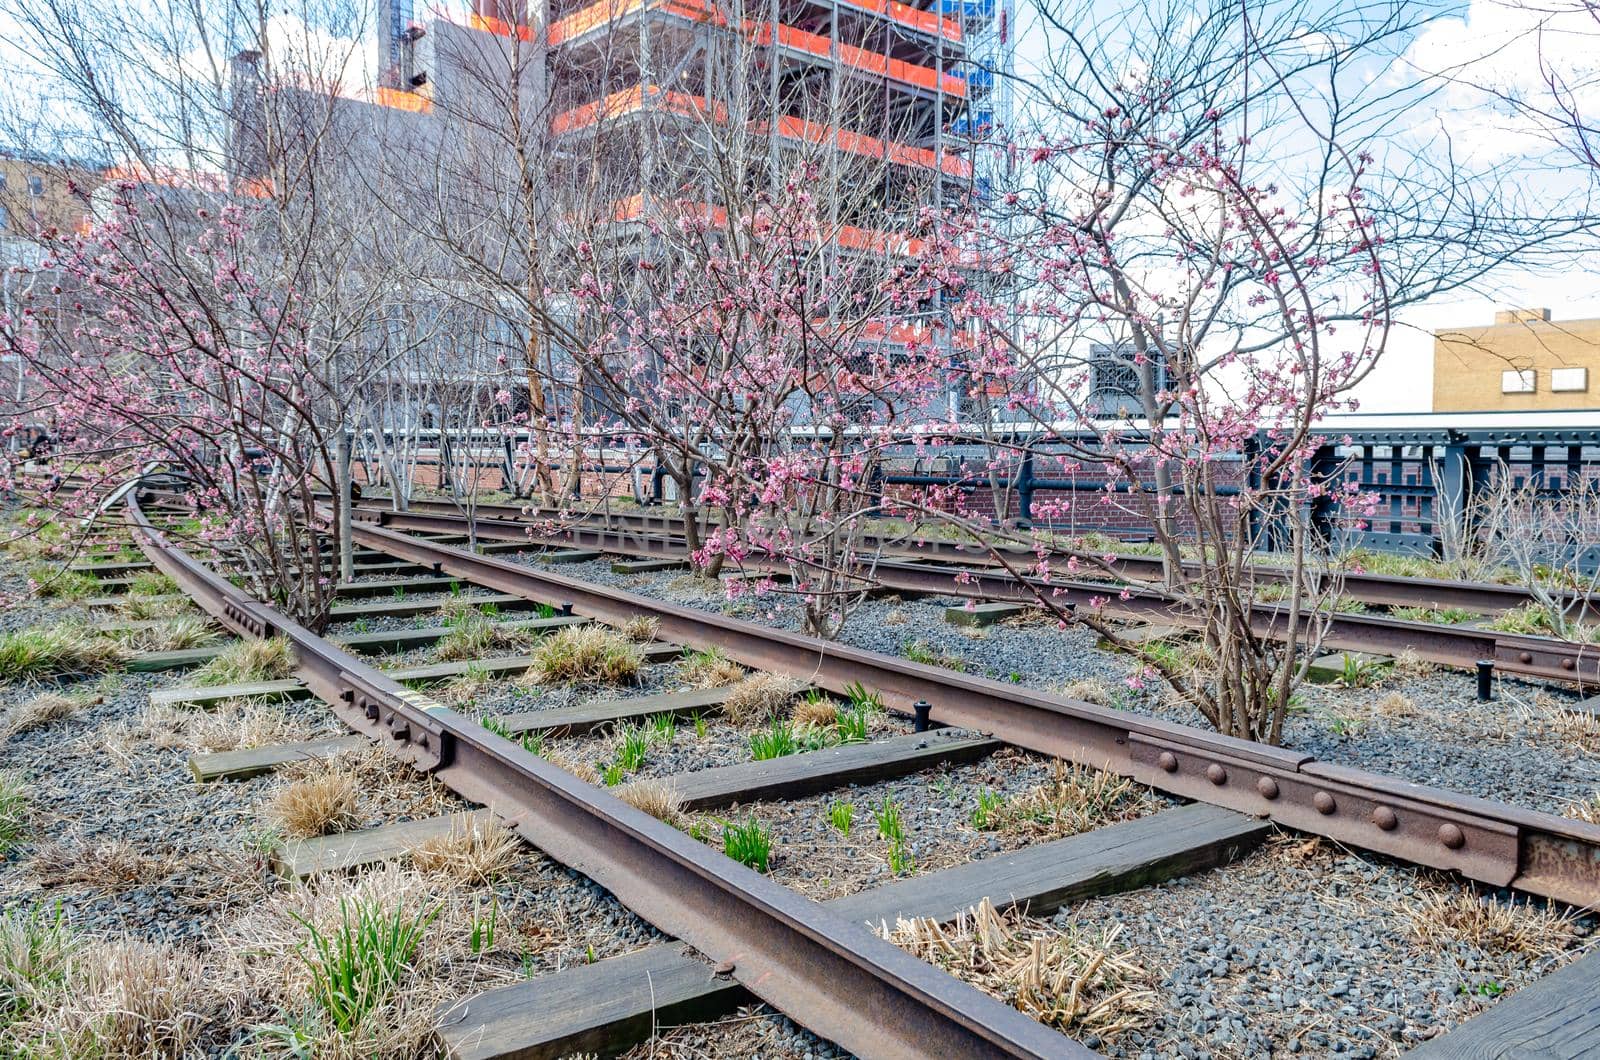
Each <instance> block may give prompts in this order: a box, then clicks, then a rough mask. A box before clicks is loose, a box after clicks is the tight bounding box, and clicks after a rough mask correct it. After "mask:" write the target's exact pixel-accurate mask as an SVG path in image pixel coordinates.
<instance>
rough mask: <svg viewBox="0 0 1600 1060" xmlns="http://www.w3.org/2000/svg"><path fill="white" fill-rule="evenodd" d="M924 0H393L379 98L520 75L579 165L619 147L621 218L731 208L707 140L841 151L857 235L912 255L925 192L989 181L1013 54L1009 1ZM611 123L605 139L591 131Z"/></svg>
mask: <svg viewBox="0 0 1600 1060" xmlns="http://www.w3.org/2000/svg"><path fill="white" fill-rule="evenodd" d="M921 2H922V3H924V4H925V5H926V6H917V5H916V4H914V3H901V2H899V0H829V2H822V0H734V2H732V3H729V2H728V0H553V2H551V3H548V4H542V3H530V4H520V3H511V2H507V0H474V3H473V7H472V9H471V10H468V11H462V12H456V13H453V14H452V15H449V16H445V15H439V16H435V17H432V18H431V19H430V20H427V21H424V22H419V21H417V19H416V17H415V13H414V12H413V10H412V0H389V2H388V5H387V7H386V8H385V14H384V17H383V19H382V23H383V25H382V28H381V34H382V42H381V52H380V62H381V69H382V77H381V84H380V86H379V88H378V90H377V97H376V100H375V101H376V102H378V103H382V104H384V105H385V106H386V107H388V108H394V109H400V110H405V111H412V112H417V113H429V114H432V115H433V116H434V119H435V120H436V121H449V120H451V119H452V117H454V118H456V119H461V118H463V117H464V116H470V118H471V119H476V118H477V117H478V116H479V114H480V112H481V111H482V109H483V98H484V96H485V95H486V94H488V93H491V92H492V91H493V89H492V88H491V86H490V85H489V84H488V82H490V81H491V80H493V79H495V78H496V76H497V74H499V73H500V72H502V71H503V72H506V73H507V76H509V77H515V78H516V79H518V80H519V81H521V82H522V83H521V84H520V85H519V87H518V89H517V94H518V104H517V105H518V110H519V112H520V113H522V114H525V115H533V116H535V117H536V120H537V124H538V125H539V126H540V128H539V129H538V130H536V131H535V130H532V129H524V130H522V133H521V135H523V136H524V138H528V139H532V138H535V136H534V135H531V134H543V135H544V136H546V137H547V138H548V139H547V141H546V145H547V147H548V148H549V151H550V155H549V157H550V158H552V159H557V158H565V159H567V160H568V161H570V162H574V163H576V165H574V166H573V167H572V168H573V169H574V170H582V169H583V168H584V167H585V166H594V165H595V163H594V162H593V160H597V159H598V160H603V163H601V164H602V165H603V166H604V167H605V168H607V169H608V170H609V172H607V173H606V174H605V175H604V177H603V183H604V185H605V186H606V187H607V188H608V189H610V191H609V192H608V194H609V195H611V196H612V201H610V202H609V203H608V204H607V208H608V210H609V212H610V215H611V217H612V218H613V219H614V220H615V221H617V222H624V223H625V222H627V221H629V220H634V219H637V218H639V217H640V216H642V215H644V214H646V213H648V211H649V209H650V207H651V202H652V200H653V198H655V197H660V196H672V197H673V198H676V199H679V200H681V199H683V198H684V197H685V196H691V197H692V196H694V195H695V192H696V190H697V189H696V187H695V185H696V184H697V183H704V184H705V188H704V189H703V190H704V194H705V196H706V198H707V199H708V200H709V201H708V202H707V205H708V206H710V207H712V208H715V207H716V206H717V205H718V203H717V202H716V198H717V195H716V192H715V189H714V187H712V186H711V185H712V182H711V181H709V180H697V178H703V177H705V174H704V172H703V170H704V169H705V168H706V167H707V165H708V163H709V161H710V159H709V158H708V152H707V150H706V145H707V138H708V137H709V138H711V139H714V140H719V141H720V142H722V143H724V144H726V143H735V142H736V143H738V144H739V145H740V146H739V150H741V151H744V152H745V153H747V154H748V155H749V157H750V159H751V160H752V162H756V161H763V162H764V164H765V165H767V166H768V167H774V168H782V167H783V166H784V165H786V164H788V162H789V161H790V156H794V157H796V158H798V157H801V156H808V157H812V158H815V157H820V156H824V155H825V156H827V157H829V159H830V162H829V164H830V165H832V166H834V167H835V170H834V174H833V179H832V180H830V182H829V185H828V186H830V187H841V186H843V187H848V188H850V189H851V191H852V192H854V193H855V194H851V195H848V196H843V197H842V198H844V199H846V200H847V201H844V202H842V203H841V206H840V209H841V210H842V211H843V213H842V214H841V215H840V216H837V217H835V218H834V220H835V221H836V222H837V223H838V228H837V232H838V241H839V243H840V244H841V246H843V247H844V248H845V249H855V250H869V251H888V252H890V253H894V252H896V251H898V252H902V253H904V252H914V250H915V247H914V246H906V245H903V244H898V243H897V242H896V234H897V232H898V231H900V230H903V229H904V228H905V227H906V226H907V222H908V220H909V219H910V218H912V217H913V216H914V215H915V212H916V211H917V209H918V208H919V207H921V206H923V205H928V204H932V205H940V204H943V203H949V202H952V201H955V200H954V199H953V198H952V197H957V198H960V199H965V198H966V197H968V196H972V195H974V194H976V195H978V196H980V197H981V196H982V195H984V194H986V190H987V187H988V186H989V174H988V172H987V171H986V165H987V162H988V159H987V156H986V155H985V153H984V152H983V151H982V149H981V148H979V147H978V146H977V145H978V144H979V143H980V142H981V141H982V140H983V139H984V138H986V137H987V136H988V135H989V134H990V132H991V131H992V130H994V129H995V128H997V127H998V126H1001V125H1003V124H1004V123H1005V122H1006V120H1007V110H1008V85H1009V80H1008V78H1007V77H1006V74H1007V73H1008V72H1009V69H1010V64H1011V41H1010V17H1011V16H1010V11H1009V8H1008V7H1007V6H1005V4H1004V3H1003V0H921ZM490 38H493V41H492V42H491V40H490ZM500 80H501V81H504V80H505V78H504V77H502V78H500ZM529 124H532V122H530V123H529ZM640 129H649V130H650V137H649V140H648V143H646V142H645V141H643V140H641V138H640V134H639V130H640ZM596 139H599V140H602V141H606V142H607V149H604V150H596V149H594V148H592V147H590V146H586V145H587V144H589V143H591V142H592V141H594V140H596ZM726 155H727V152H721V153H720V154H719V158H720V159H722V160H724V161H725V158H726ZM763 155H765V156H766V157H765V159H764V160H763V159H762V156H763ZM840 167H843V168H840ZM697 169H698V170H700V172H697ZM841 173H848V174H850V176H849V177H848V178H845V179H842V180H841V179H840V174H841ZM576 179H580V180H582V181H586V182H589V183H591V184H592V183H593V182H594V181H595V180H596V174H594V173H592V172H581V174H580V175H579V177H578V178H576Z"/></svg>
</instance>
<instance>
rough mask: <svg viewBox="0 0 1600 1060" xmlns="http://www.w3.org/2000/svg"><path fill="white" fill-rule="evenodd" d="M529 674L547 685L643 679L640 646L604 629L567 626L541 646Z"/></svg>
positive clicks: (536, 652)
mask: <svg viewBox="0 0 1600 1060" xmlns="http://www.w3.org/2000/svg"><path fill="white" fill-rule="evenodd" d="M533 659H534V665H533V669H532V670H530V671H529V675H530V676H532V677H535V678H536V679H537V680H538V681H540V682H542V683H544V684H565V683H575V682H584V683H592V684H604V685H620V684H625V683H628V682H631V681H633V680H635V679H636V678H637V677H638V676H639V668H640V667H641V666H642V665H643V664H644V658H643V656H642V654H641V653H640V651H639V646H638V645H637V644H634V643H633V642H632V641H629V640H626V639H624V638H623V637H622V636H621V634H618V633H615V632H613V631H611V630H609V629H606V628H605V627H604V626H597V625H587V626H565V627H563V628H562V629H559V630H557V631H556V632H555V633H554V634H552V635H551V636H548V637H546V638H545V639H544V640H542V641H541V642H540V643H539V646H538V647H537V648H535V649H534V652H533Z"/></svg>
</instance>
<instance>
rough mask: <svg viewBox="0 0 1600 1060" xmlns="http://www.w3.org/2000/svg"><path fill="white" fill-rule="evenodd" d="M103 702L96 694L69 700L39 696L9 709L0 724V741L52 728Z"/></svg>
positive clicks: (49, 694)
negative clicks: (48, 727)
mask: <svg viewBox="0 0 1600 1060" xmlns="http://www.w3.org/2000/svg"><path fill="white" fill-rule="evenodd" d="M104 702H105V697H104V696H102V695H99V694H96V693H90V694H88V695H70V696H69V695H66V694H65V693H62V692H41V693H39V694H38V695H37V696H34V697H33V698H32V699H30V700H28V701H27V702H25V703H19V704H18V705H17V706H15V707H12V708H11V710H10V712H9V713H7V714H6V716H5V720H4V721H3V722H0V739H10V738H11V737H13V736H16V735H18V734H20V733H25V732H32V731H33V730H34V729H42V728H44V727H45V726H46V725H54V724H55V723H56V722H58V721H65V720H66V719H67V718H70V717H72V716H73V715H74V714H77V713H78V712H79V711H82V710H83V709H84V708H86V707H89V706H92V705H94V704H96V703H104Z"/></svg>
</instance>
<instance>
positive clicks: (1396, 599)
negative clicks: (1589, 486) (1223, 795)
mask: <svg viewBox="0 0 1600 1060" xmlns="http://www.w3.org/2000/svg"><path fill="white" fill-rule="evenodd" d="M360 507H361V508H363V509H364V510H369V511H387V510H389V509H387V508H384V507H382V506H381V505H379V504H378V503H376V502H374V501H367V502H364V503H361V504H360ZM407 511H408V512H414V513H419V514H426V515H460V514H461V508H460V506H459V505H458V504H456V503H454V502H452V501H442V500H433V499H426V498H418V499H413V500H412V501H411V502H410V504H409V505H408V507H407ZM474 511H475V513H476V514H477V515H478V516H479V517H480V518H489V519H496V520H510V521H513V522H526V523H532V524H535V525H538V524H544V525H545V526H555V527H561V528H565V527H567V526H569V525H578V526H584V527H588V528H595V529H601V530H611V531H619V532H632V533H634V534H638V535H644V536H646V537H663V538H669V539H670V538H676V539H678V540H681V539H682V537H683V520H682V519H681V518H680V517H677V516H672V515H668V514H667V513H666V512H665V511H661V512H655V511H639V512H585V511H576V512H574V511H560V510H557V509H553V508H532V507H528V506H520V507H519V506H517V505H512V504H478V505H475V506H474ZM860 551H861V552H862V553H863V554H864V555H868V556H881V557H886V558H889V559H902V560H923V561H926V560H933V561H938V562H943V563H949V564H952V565H955V566H963V567H980V566H995V565H996V563H997V560H996V557H997V556H998V557H1000V558H1002V559H1004V560H1005V561H1006V562H1007V563H1008V564H1010V565H1011V566H1013V567H1015V568H1020V569H1026V568H1028V567H1031V566H1032V565H1034V564H1035V563H1037V562H1038V555H1037V553H1036V552H1035V551H1034V550H1032V549H1030V548H1021V547H1017V546H1010V545H1002V546H998V547H995V548H993V549H991V548H986V547H983V546H980V545H977V544H975V543H964V542H960V541H946V540H939V539H937V538H926V537H922V536H919V535H917V534H916V533H913V532H907V533H904V534H898V535H896V534H889V535H884V534H872V533H868V534H863V535H862V537H861V543H860ZM1048 554H1049V553H1048V552H1047V555H1048ZM1060 558H1065V557H1064V556H1062V557H1060ZM1110 565H1111V567H1112V569H1113V570H1114V571H1116V572H1118V573H1121V574H1123V575H1124V576H1126V577H1129V578H1136V579H1141V580H1144V581H1147V582H1148V581H1150V580H1152V579H1160V578H1161V576H1162V573H1163V567H1162V561H1161V560H1160V559H1159V558H1158V557H1154V556H1144V555H1138V554H1134V553H1115V554H1113V555H1112V556H1111V559H1110ZM1255 574H1256V576H1257V577H1258V578H1259V579H1261V581H1263V582H1264V583H1267V584H1278V583H1281V582H1283V581H1284V574H1283V572H1282V571H1281V570H1280V569H1278V568H1275V567H1273V566H1271V565H1270V564H1262V565H1260V566H1259V567H1258V568H1256V571H1255ZM1340 592H1341V595H1344V596H1347V597H1349V598H1350V599H1353V600H1359V601H1361V602H1362V603H1364V604H1367V605H1370V606H1373V607H1429V608H1434V609H1440V610H1443V609H1449V608H1459V609H1461V610H1465V611H1472V612H1476V613H1478V614H1494V613H1497V612H1501V611H1508V610H1511V609H1513V608H1518V607H1524V606H1526V605H1528V604H1531V603H1535V602H1537V601H1536V600H1535V598H1534V597H1533V595H1532V594H1531V593H1529V592H1528V590H1527V589H1525V588H1524V587H1522V586H1519V585H1503V584H1500V583H1497V582H1459V581H1450V580H1447V579H1443V578H1417V577H1402V576H1398V575H1388V574H1371V573H1364V572H1363V573H1356V572H1350V573H1346V574H1344V575H1342V580H1341V585H1340ZM1556 599H1558V600H1563V601H1565V603H1566V606H1567V608H1568V611H1569V612H1570V613H1571V614H1572V615H1573V616H1574V617H1575V618H1585V619H1592V618H1594V617H1600V602H1596V601H1591V600H1590V599H1589V598H1588V597H1582V596H1579V595H1577V594H1574V593H1565V594H1560V593H1558V594H1556Z"/></svg>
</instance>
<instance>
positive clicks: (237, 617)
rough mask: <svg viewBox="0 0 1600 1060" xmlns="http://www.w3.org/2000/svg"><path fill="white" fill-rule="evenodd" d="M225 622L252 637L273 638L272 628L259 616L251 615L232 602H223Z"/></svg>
mask: <svg viewBox="0 0 1600 1060" xmlns="http://www.w3.org/2000/svg"><path fill="white" fill-rule="evenodd" d="M222 609H223V614H224V618H223V621H225V622H227V623H228V624H229V625H231V626H233V628H234V629H237V630H239V631H240V632H242V633H245V634H246V635H248V636H251V637H259V638H265V637H270V636H272V632H273V631H272V627H271V625H269V624H268V623H267V621H266V620H265V619H263V618H261V617H260V616H259V615H255V614H251V613H250V612H249V611H247V610H245V609H244V608H243V607H240V606H239V605H238V604H237V603H235V602H234V601H232V600H225V601H223V608H222Z"/></svg>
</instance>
